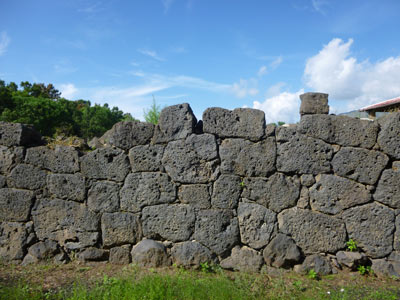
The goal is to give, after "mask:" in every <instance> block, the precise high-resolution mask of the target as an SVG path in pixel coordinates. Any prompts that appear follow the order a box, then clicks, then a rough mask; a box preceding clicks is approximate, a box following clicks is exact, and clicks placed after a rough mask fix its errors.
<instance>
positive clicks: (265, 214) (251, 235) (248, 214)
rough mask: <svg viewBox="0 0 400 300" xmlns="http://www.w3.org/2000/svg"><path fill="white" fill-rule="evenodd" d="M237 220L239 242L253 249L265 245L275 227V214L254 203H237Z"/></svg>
mask: <svg viewBox="0 0 400 300" xmlns="http://www.w3.org/2000/svg"><path fill="white" fill-rule="evenodd" d="M238 221H239V230H240V239H241V242H242V243H243V244H246V245H249V246H250V247H251V248H254V249H260V248H262V247H264V246H265V245H267V244H268V242H269V241H270V239H271V237H272V234H273V232H274V230H275V229H276V214H275V213H274V212H273V211H271V210H269V209H268V208H265V207H264V206H262V205H259V204H255V203H243V202H241V203H239V208H238Z"/></svg>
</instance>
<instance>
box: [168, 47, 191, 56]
mask: <svg viewBox="0 0 400 300" xmlns="http://www.w3.org/2000/svg"><path fill="white" fill-rule="evenodd" d="M170 51H171V52H172V53H176V54H181V53H186V52H187V50H186V48H185V47H182V46H176V47H171V48H170Z"/></svg>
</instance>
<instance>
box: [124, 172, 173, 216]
mask: <svg viewBox="0 0 400 300" xmlns="http://www.w3.org/2000/svg"><path fill="white" fill-rule="evenodd" d="M175 198H176V187H175V185H174V184H173V183H172V182H171V180H170V178H169V177H168V175H167V174H164V173H134V174H129V175H128V176H127V177H126V179H125V183H124V186H123V187H122V189H121V191H120V202H121V209H122V210H124V211H130V212H140V211H141V209H142V208H143V207H145V206H149V205H156V204H163V203H172V202H174V201H175Z"/></svg>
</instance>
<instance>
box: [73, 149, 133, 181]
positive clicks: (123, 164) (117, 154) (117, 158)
mask: <svg viewBox="0 0 400 300" xmlns="http://www.w3.org/2000/svg"><path fill="white" fill-rule="evenodd" d="M81 168H82V174H83V175H85V176H86V177H88V178H92V179H108V180H114V181H123V180H124V179H125V177H126V175H127V174H128V173H129V170H130V165H129V159H128V157H127V155H126V154H124V152H123V151H122V150H118V149H113V148H102V149H96V150H94V151H92V152H89V153H86V155H85V156H83V157H82V159H81Z"/></svg>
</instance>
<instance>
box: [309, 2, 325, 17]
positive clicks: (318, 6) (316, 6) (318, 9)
mask: <svg viewBox="0 0 400 300" xmlns="http://www.w3.org/2000/svg"><path fill="white" fill-rule="evenodd" d="M311 4H312V7H313V8H314V10H315V11H316V12H319V13H320V14H323V15H325V10H324V6H326V5H328V4H329V2H328V1H326V0H311Z"/></svg>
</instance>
